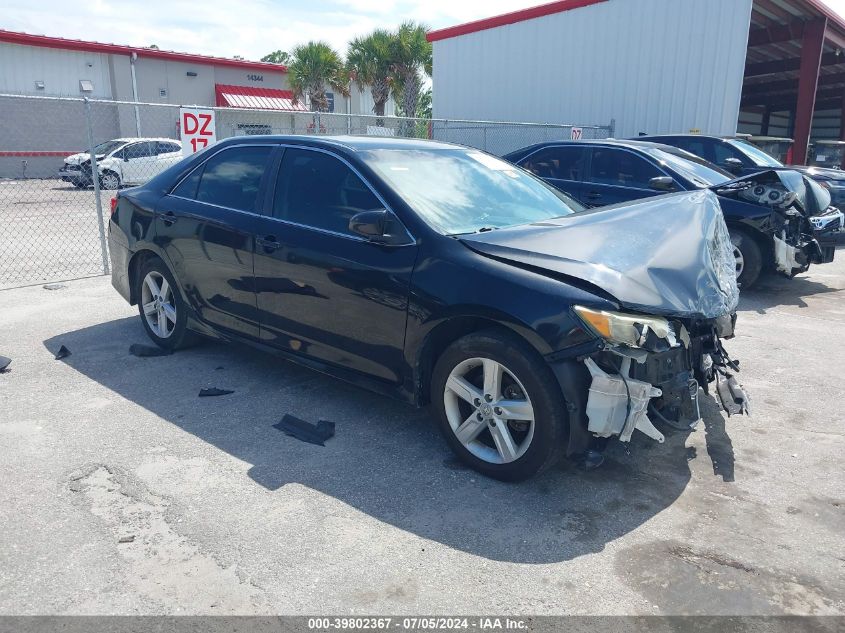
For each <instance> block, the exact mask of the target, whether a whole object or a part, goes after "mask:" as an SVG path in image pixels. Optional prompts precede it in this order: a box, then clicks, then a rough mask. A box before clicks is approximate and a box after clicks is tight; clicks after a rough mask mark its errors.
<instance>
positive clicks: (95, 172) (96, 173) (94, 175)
mask: <svg viewBox="0 0 845 633" xmlns="http://www.w3.org/2000/svg"><path fill="white" fill-rule="evenodd" d="M85 127H86V128H87V131H88V151H89V152H90V156H91V180H92V182H93V183H94V204H95V206H96V209H97V228H98V229H99V231H100V252H101V254H102V256H103V274H104V275H108V274H109V255H108V250H107V249H106V227H105V224H103V203H102V201H101V200H100V170H99V169H98V168H97V153H96V152H95V151H94V126H93V124H92V123H91V102H90V101H89V100H88V97H85Z"/></svg>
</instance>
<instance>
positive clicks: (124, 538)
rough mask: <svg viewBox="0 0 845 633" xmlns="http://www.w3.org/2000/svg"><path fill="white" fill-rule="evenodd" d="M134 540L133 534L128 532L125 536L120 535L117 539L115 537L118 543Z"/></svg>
mask: <svg viewBox="0 0 845 633" xmlns="http://www.w3.org/2000/svg"><path fill="white" fill-rule="evenodd" d="M134 540H135V535H134V534H129V535H127V536H121V537H120V538H119V539H117V542H118V543H131V542H133V541H134Z"/></svg>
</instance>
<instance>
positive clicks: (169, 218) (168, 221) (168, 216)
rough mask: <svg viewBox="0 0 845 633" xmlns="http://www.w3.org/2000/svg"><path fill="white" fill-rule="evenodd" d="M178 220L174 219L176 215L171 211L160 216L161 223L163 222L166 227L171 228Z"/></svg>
mask: <svg viewBox="0 0 845 633" xmlns="http://www.w3.org/2000/svg"><path fill="white" fill-rule="evenodd" d="M178 219H179V218H177V217H176V214H175V213H173V211H168V212H167V213H165V214H164V215H163V216H162V218H161V221H162V222H164V224H165V225H166V226H173V225H174V224H175V223H176V220H178Z"/></svg>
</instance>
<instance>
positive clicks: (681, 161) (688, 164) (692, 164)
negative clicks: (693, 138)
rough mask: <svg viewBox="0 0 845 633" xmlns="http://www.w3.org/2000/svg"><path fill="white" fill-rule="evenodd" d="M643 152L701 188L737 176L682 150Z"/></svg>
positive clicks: (656, 149)
mask: <svg viewBox="0 0 845 633" xmlns="http://www.w3.org/2000/svg"><path fill="white" fill-rule="evenodd" d="M643 151H644V152H645V153H646V154H648V155H649V156H651V157H652V158H654V159H656V160H658V161H660V162H661V163H662V164H664V165H666V166H667V167H669V168H670V169H672V170H674V171H676V172H678V173H679V174H680V175H681V176H683V177H684V178H686V179H687V180H689V181H690V182H692V183H694V184H696V185H698V186H699V187H702V188H704V187H712V186H713V185H721V184H722V183H724V182H728V181H729V180H733V179H734V178H735V176H732V175H731V174H730V173H728V172H726V171H725V170H724V169H722V168H721V167H717V166H716V165H714V164H713V163H711V162H709V161H706V160H704V159H703V158H699V157H698V156H696V155H695V154H690V153H689V152H685V151H684V150H682V149H676V148H674V147H673V148H670V147H666V148H665V149H664V148H660V149H658V148H656V147H655V148H645V149H643Z"/></svg>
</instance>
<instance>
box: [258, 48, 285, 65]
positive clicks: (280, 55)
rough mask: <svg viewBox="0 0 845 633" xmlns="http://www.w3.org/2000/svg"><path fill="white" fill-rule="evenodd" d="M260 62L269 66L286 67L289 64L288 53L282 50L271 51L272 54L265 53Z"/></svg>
mask: <svg viewBox="0 0 845 633" xmlns="http://www.w3.org/2000/svg"><path fill="white" fill-rule="evenodd" d="M261 61H262V62H268V63H270V64H282V65H287V64H289V63H290V53H288V52H287V51H283V50H277V51H273V52H272V53H267V54H266V55H265V56H264V57H262V58H261Z"/></svg>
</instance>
